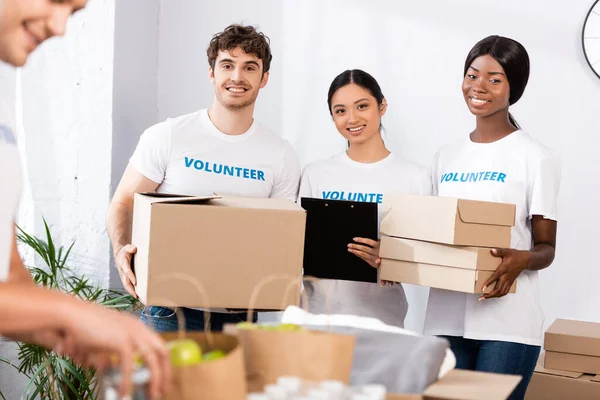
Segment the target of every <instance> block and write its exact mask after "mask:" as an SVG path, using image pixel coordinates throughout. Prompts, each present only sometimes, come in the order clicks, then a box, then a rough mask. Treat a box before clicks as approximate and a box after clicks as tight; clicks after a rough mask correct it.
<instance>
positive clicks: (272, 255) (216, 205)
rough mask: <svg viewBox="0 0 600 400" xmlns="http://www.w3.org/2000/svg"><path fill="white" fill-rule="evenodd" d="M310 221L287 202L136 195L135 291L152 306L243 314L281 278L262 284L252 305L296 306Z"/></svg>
mask: <svg viewBox="0 0 600 400" xmlns="http://www.w3.org/2000/svg"><path fill="white" fill-rule="evenodd" d="M305 223H306V213H305V211H304V210H303V209H302V208H301V207H300V206H299V205H297V204H296V203H294V202H293V201H289V200H285V199H258V198H246V197H235V196H223V197H183V196H169V195H161V194H136V195H135V199H134V215H133V232H132V244H133V245H134V246H137V253H136V255H135V257H134V269H135V274H136V278H137V286H136V293H138V295H139V296H140V300H141V301H142V302H143V303H144V304H147V305H162V306H184V307H212V308H231V309H243V308H247V307H248V306H249V301H250V297H251V295H252V293H253V291H254V290H255V288H256V287H257V285H258V284H259V283H261V282H263V281H264V278H265V277H267V276H279V277H286V278H288V279H278V280H273V281H272V282H269V283H268V284H265V285H264V287H263V288H262V290H261V291H260V294H259V295H258V297H257V299H256V302H255V304H254V305H253V306H254V308H256V309H268V310H282V309H285V307H287V306H289V305H298V304H299V301H300V290H299V279H300V277H301V274H302V259H303V251H304V229H305ZM292 281H296V282H297V285H295V286H294V287H290V282H292ZM194 282H198V283H199V285H200V286H201V287H202V288H203V289H202V290H204V291H205V292H206V295H204V296H203V295H202V294H201V293H199V291H200V290H199V289H198V287H197V285H195V284H194Z"/></svg>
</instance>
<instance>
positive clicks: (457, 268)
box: [379, 194, 516, 293]
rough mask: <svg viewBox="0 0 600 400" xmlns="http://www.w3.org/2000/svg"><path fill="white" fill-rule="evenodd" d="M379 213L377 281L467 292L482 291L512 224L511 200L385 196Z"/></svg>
mask: <svg viewBox="0 0 600 400" xmlns="http://www.w3.org/2000/svg"><path fill="white" fill-rule="evenodd" d="M383 213H384V214H383V218H382V221H381V225H380V233H381V248H380V252H379V255H380V257H381V266H380V268H379V277H380V279H382V280H386V281H392V282H402V283H409V284H414V285H421V286H429V287H434V288H440V289H447V290H453V291H459V292H465V293H481V291H482V287H483V284H484V283H485V281H486V280H487V279H488V278H489V277H490V276H491V275H492V274H493V273H494V271H495V270H496V268H497V267H498V265H499V264H500V262H501V261H502V260H501V259H500V258H498V257H494V256H492V255H491V252H490V250H491V248H509V247H510V237H511V228H512V226H514V224H515V206H514V205H513V204H503V203H491V202H483V201H473V200H462V199H455V198H449V197H437V196H419V195H399V194H398V195H397V194H389V195H388V194H386V195H385V197H384V203H383ZM491 290H493V285H492V287H489V288H487V290H486V292H489V291H491ZM515 290H516V282H515V284H513V286H512V287H511V290H510V292H511V293H514V291H515Z"/></svg>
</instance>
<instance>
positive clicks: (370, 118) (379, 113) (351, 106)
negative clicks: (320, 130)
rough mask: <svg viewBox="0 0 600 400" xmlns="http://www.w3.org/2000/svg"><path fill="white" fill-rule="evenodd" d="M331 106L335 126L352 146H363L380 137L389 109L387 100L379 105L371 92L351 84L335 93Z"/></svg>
mask: <svg viewBox="0 0 600 400" xmlns="http://www.w3.org/2000/svg"><path fill="white" fill-rule="evenodd" d="M331 104H332V106H331V114H332V116H333V121H334V123H335V126H336V128H337V130H338V132H340V134H341V135H342V136H343V137H344V138H345V139H346V140H348V142H349V143H350V145H352V144H363V143H366V142H368V141H370V140H371V139H373V138H375V137H378V136H379V135H380V128H381V117H383V115H384V114H385V111H386V107H387V103H386V100H385V99H383V101H382V104H381V105H379V104H377V100H376V99H375V97H373V95H372V94H371V92H369V91H368V90H367V89H365V88H363V87H361V86H359V85H357V84H355V83H350V84H348V85H345V86H342V87H341V88H339V89H338V90H337V91H336V92H335V93H334V95H333V97H332V98H331Z"/></svg>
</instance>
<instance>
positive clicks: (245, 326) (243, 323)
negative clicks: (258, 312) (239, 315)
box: [236, 322, 257, 329]
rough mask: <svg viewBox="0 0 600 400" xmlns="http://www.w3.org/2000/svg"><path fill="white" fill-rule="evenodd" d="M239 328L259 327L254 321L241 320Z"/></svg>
mask: <svg viewBox="0 0 600 400" xmlns="http://www.w3.org/2000/svg"><path fill="white" fill-rule="evenodd" d="M236 327H237V328H238V329H257V326H256V325H255V324H253V323H252V322H240V323H238V324H237V325H236Z"/></svg>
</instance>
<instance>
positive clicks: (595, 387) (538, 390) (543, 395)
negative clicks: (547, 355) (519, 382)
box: [525, 354, 600, 400]
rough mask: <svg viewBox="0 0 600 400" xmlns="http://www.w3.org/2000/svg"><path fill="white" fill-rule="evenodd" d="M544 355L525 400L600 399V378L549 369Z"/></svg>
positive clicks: (530, 383) (532, 378)
mask: <svg viewBox="0 0 600 400" xmlns="http://www.w3.org/2000/svg"><path fill="white" fill-rule="evenodd" d="M543 359H544V355H543V354H542V356H541V357H540V361H539V362H538V365H537V367H536V369H535V372H534V373H533V376H532V377H531V381H530V382H529V386H528V387H527V393H526V394H525V400H565V399H577V400H597V399H600V376H597V375H586V374H582V373H580V372H569V371H559V370H552V369H547V368H544V367H543V366H542V364H543V363H544V361H543Z"/></svg>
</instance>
